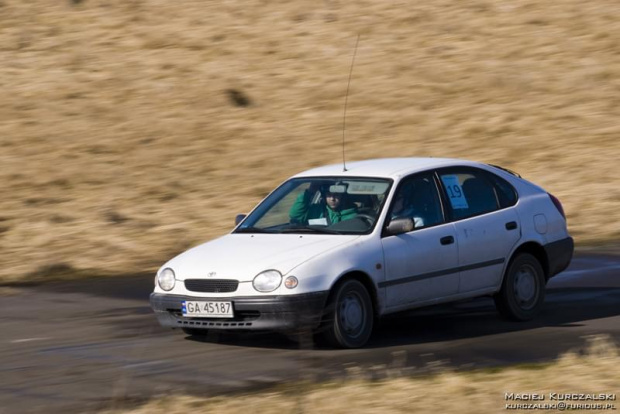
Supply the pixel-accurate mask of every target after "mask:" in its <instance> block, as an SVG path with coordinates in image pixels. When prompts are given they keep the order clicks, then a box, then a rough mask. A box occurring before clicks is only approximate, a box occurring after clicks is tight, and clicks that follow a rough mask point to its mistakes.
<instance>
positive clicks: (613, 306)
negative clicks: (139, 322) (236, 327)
mask: <svg viewBox="0 0 620 414" xmlns="http://www.w3.org/2000/svg"><path fill="white" fill-rule="evenodd" d="M619 303H620V289H618V288H561V289H549V290H547V295H546V301H545V306H544V308H543V310H542V312H541V314H540V315H538V317H537V318H536V319H534V320H532V321H526V322H513V321H507V320H504V319H502V318H501V317H500V316H499V314H498V313H497V311H496V310H495V305H494V303H493V300H492V299H491V298H490V297H483V298H476V299H472V300H468V301H462V302H456V303H453V304H446V305H436V306H431V307H425V308H420V309H417V310H413V311H407V312H401V313H398V314H393V315H389V316H387V317H385V318H383V319H381V320H380V321H379V322H378V323H377V324H376V325H375V329H374V331H373V335H372V337H371V339H370V341H369V342H368V344H367V345H366V346H365V347H364V349H378V348H385V349H388V348H394V347H402V346H407V345H419V344H433V343H439V342H451V341H456V340H463V339H470V338H480V337H491V336H494V335H498V334H504V333H510V332H519V331H522V332H528V331H534V330H537V329H539V328H546V327H554V328H559V329H561V330H562V336H563V337H564V345H566V346H562V345H563V344H555V345H556V347H555V348H558V347H559V348H561V351H562V352H564V351H566V350H569V349H570V348H571V346H574V345H575V344H576V343H580V342H582V341H583V340H582V337H583V331H581V330H575V332H574V333H571V328H577V327H579V326H582V325H583V324H582V322H585V321H588V320H592V319H601V318H608V317H613V316H618V315H620V306H618V304H619ZM308 338H309V336H308V334H307V333H304V334H302V335H290V336H287V335H283V334H277V333H269V332H252V333H249V332H248V333H243V332H239V333H228V332H222V333H213V332H211V333H209V335H208V336H206V337H196V336H187V337H186V339H187V340H189V341H197V342H211V343H218V344H220V345H225V346H231V347H250V348H272V349H303V350H313V351H319V352H322V351H327V352H329V351H333V350H334V349H333V348H330V347H326V346H317V345H312V344H311V343H310V342H309V339H308ZM538 346H539V347H540V348H541V349H543V348H544V346H541V345H540V344H538ZM339 352H345V353H346V352H351V351H346V350H341V351H339ZM553 354H554V356H556V355H557V351H554V352H553Z"/></svg>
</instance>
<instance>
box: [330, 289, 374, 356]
mask: <svg viewBox="0 0 620 414" xmlns="http://www.w3.org/2000/svg"><path fill="white" fill-rule="evenodd" d="M373 322H374V313H373V308H372V301H371V300H370V295H369V294H368V291H367V290H366V288H365V287H364V285H362V284H361V283H360V282H358V281H357V280H347V281H345V282H343V283H341V284H339V285H338V286H336V288H335V290H334V292H333V294H332V295H331V297H330V299H329V302H328V303H327V307H326V312H325V317H324V322H323V326H322V329H321V332H320V335H321V336H322V339H324V340H325V341H326V342H327V343H328V344H330V345H332V346H334V347H339V348H359V347H362V346H364V345H365V344H366V342H367V341H368V339H369V338H370V334H371V333H372V326H373Z"/></svg>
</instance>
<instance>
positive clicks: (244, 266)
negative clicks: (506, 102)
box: [150, 158, 573, 348]
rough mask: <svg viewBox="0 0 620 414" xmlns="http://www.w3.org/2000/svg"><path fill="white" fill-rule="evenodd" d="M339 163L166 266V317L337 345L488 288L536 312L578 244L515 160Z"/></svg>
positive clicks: (161, 275)
mask: <svg viewBox="0 0 620 414" xmlns="http://www.w3.org/2000/svg"><path fill="white" fill-rule="evenodd" d="M346 167H347V168H346V170H345V169H344V168H343V165H342V164H337V165H330V166H325V167H320V168H315V169H311V170H309V171H306V172H303V173H300V174H297V175H295V176H293V177H291V178H290V179H288V180H287V181H285V182H284V183H283V184H282V185H280V186H279V187H278V188H276V189H275V190H274V191H273V192H272V193H271V194H269V195H268V196H267V197H266V198H265V199H264V200H263V201H262V202H261V203H259V204H258V205H257V206H256V207H255V208H254V210H253V211H252V212H251V213H250V214H249V215H247V217H246V216H244V215H239V216H238V217H237V226H236V228H235V229H234V230H233V231H232V233H230V234H227V235H225V236H223V237H220V238H218V239H216V240H213V241H210V242H208V243H204V244H201V245H199V246H197V247H194V248H192V249H190V250H188V251H186V252H184V253H182V254H180V255H179V256H177V257H175V258H173V259H172V260H170V261H168V262H167V263H166V264H164V265H163V266H162V267H161V268H160V270H159V271H158V272H157V276H156V278H155V290H154V292H153V293H152V294H151V298H150V302H151V306H152V308H153V310H154V311H155V313H156V315H157V318H158V320H159V322H160V324H161V325H162V326H165V327H171V328H181V329H183V331H184V332H186V333H188V334H192V335H199V334H204V333H206V331H207V330H210V329H216V330H279V331H288V332H290V331H297V330H299V329H312V331H313V332H315V333H317V335H319V336H321V337H323V338H324V339H326V340H327V341H328V342H329V343H331V344H332V345H334V346H338V347H345V348H356V347H361V346H363V345H364V344H365V343H366V342H367V341H368V339H369V337H370V335H371V333H372V329H373V324H374V323H375V321H376V320H377V318H379V317H382V316H383V315H387V314H390V313H394V312H399V311H403V310H407V309H412V308H417V307H421V306H427V305H434V304H438V303H444V302H452V301H457V300H462V299H466V298H472V297H476V296H483V295H491V296H493V297H494V298H495V303H496V305H497V309H498V310H499V312H500V313H501V314H502V315H503V316H505V317H507V318H509V319H513V320H528V319H531V318H533V317H534V316H535V315H536V314H537V313H538V312H539V311H540V309H541V306H542V304H543V300H544V296H545V285H546V283H547V281H548V280H549V278H551V277H553V276H554V275H556V274H558V273H559V272H561V271H562V270H564V269H565V268H566V267H567V266H568V265H569V263H570V261H571V258H572V254H573V239H572V238H571V237H570V235H569V234H568V231H567V227H566V218H565V216H564V212H563V209H562V205H561V204H560V202H559V201H558V199H557V198H555V197H554V196H553V195H551V194H549V193H547V192H546V191H545V190H543V189H542V188H540V187H538V186H536V185H534V184H532V183H530V182H529V181H526V180H524V179H523V178H521V177H520V176H518V175H517V174H515V173H512V172H510V171H508V170H505V169H502V168H499V167H494V166H490V165H486V164H482V163H477V162H471V161H463V160H457V159H440V158H396V159H377V160H368V161H360V162H354V163H351V164H348V165H347V166H346Z"/></svg>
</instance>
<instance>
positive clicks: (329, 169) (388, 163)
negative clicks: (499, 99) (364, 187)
mask: <svg viewBox="0 0 620 414" xmlns="http://www.w3.org/2000/svg"><path fill="white" fill-rule="evenodd" d="M346 165H347V170H346V171H343V165H342V163H339V164H332V165H326V166H322V167H317V168H312V169H310V170H307V171H304V172H301V173H299V174H296V175H295V177H318V176H338V177H381V178H392V179H396V178H399V177H402V176H404V175H409V174H412V173H415V172H419V171H425V170H429V169H433V168H439V167H448V166H456V165H460V166H475V167H481V166H484V164H482V163H478V162H474V161H466V160H460V159H455V158H431V157H419V158H378V159H372V160H365V161H353V162H347V164H346Z"/></svg>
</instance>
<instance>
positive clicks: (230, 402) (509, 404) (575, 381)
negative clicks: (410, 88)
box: [107, 338, 620, 414]
mask: <svg viewBox="0 0 620 414" xmlns="http://www.w3.org/2000/svg"><path fill="white" fill-rule="evenodd" d="M592 350H594V351H592ZM589 352H590V354H588V355H585V356H579V355H577V354H575V353H572V354H566V355H564V356H563V357H561V358H560V359H559V360H558V362H556V363H554V364H550V365H544V364H530V365H526V366H522V367H516V368H515V367H511V368H506V369H503V370H498V372H493V370H479V371H473V372H460V373H453V372H443V373H439V374H438V375H435V376H431V377H418V378H416V377H413V378H411V377H409V378H408V377H404V378H402V377H399V376H398V374H397V373H395V374H391V375H394V377H395V378H393V379H387V380H383V381H369V380H364V379H363V375H362V378H358V379H357V380H355V371H353V372H352V378H353V380H350V381H345V382H344V383H342V382H341V383H326V384H321V385H319V386H316V385H310V384H295V385H293V384H288V385H287V386H286V387H282V388H283V389H281V390H274V391H271V392H263V393H257V394H249V395H240V396H233V397H231V396H223V397H218V398H211V399H207V398H197V397H187V396H175V395H170V396H167V397H165V398H160V399H156V400H153V401H151V402H149V403H147V404H145V405H143V406H141V407H138V408H135V409H130V410H127V409H119V410H110V411H107V413H109V414H126V413H131V414H147V413H148V414H159V413H166V414H168V413H169V414H177V413H178V414H183V413H187V412H196V411H199V412H209V413H228V414H233V413H240V414H241V413H246V412H247V410H248V407H252V411H253V412H255V413H260V414H279V413H324V412H330V413H339V414H340V413H342V414H345V413H369V414H371V413H377V412H381V413H386V414H396V413H411V412H441V413H455V414H469V413H471V414H477V413H481V412H484V413H505V412H507V411H508V412H510V411H516V412H527V411H537V410H540V411H544V412H562V411H566V410H568V411H570V412H576V413H591V412H598V413H604V412H613V411H614V410H617V409H618V405H619V403H618V401H617V400H618V390H619V389H620V388H619V387H620V381H619V380H618V376H619V375H620V368H619V366H618V362H619V361H618V359H619V358H618V352H617V348H616V347H615V345H614V344H613V342H611V343H609V342H605V340H604V338H593V341H592V346H591V350H590V351H589ZM358 375H359V374H358ZM572 398H574V400H573V399H572ZM594 398H596V399H594ZM530 404H531V405H533V406H535V407H537V408H535V407H532V406H530Z"/></svg>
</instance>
